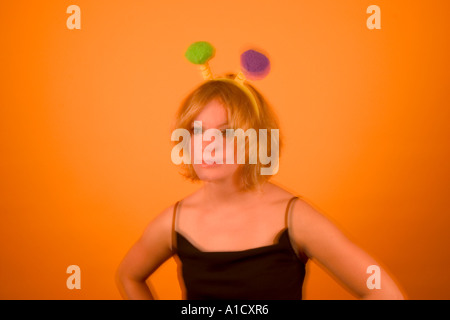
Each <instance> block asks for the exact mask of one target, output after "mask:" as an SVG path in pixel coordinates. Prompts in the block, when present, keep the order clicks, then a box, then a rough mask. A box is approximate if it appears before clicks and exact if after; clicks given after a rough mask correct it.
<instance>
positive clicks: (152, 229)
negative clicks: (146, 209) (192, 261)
mask: <svg viewBox="0 0 450 320" xmlns="http://www.w3.org/2000/svg"><path fill="white" fill-rule="evenodd" d="M172 213H173V206H171V207H169V208H167V209H166V210H164V211H163V212H162V213H161V214H159V215H158V216H157V217H156V218H155V219H154V220H153V221H152V222H150V223H149V225H148V226H147V227H146V229H145V231H144V233H143V234H142V236H141V237H140V239H139V240H138V241H137V242H136V243H135V244H134V245H133V246H132V247H131V249H130V250H129V251H128V253H127V254H126V256H125V258H124V259H123V260H122V262H121V264H120V266H119V268H118V270H117V273H116V281H117V286H118V288H119V291H120V294H121V295H122V297H123V298H124V299H143V300H144V299H145V300H147V299H154V297H153V295H152V293H151V291H150V289H149V287H148V286H147V284H146V280H147V279H148V277H149V276H150V275H151V274H152V273H153V272H154V271H155V270H156V269H157V268H158V267H159V266H160V265H161V264H162V263H164V262H165V261H166V260H167V259H169V258H170V257H171V256H172V255H173V252H172V249H171V248H172Z"/></svg>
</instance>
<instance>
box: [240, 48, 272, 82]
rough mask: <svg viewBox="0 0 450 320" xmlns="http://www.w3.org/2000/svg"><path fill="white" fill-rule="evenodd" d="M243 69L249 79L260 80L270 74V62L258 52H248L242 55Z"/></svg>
mask: <svg viewBox="0 0 450 320" xmlns="http://www.w3.org/2000/svg"><path fill="white" fill-rule="evenodd" d="M241 68H242V72H243V73H244V75H245V77H246V78H247V79H250V80H259V79H262V78H264V77H266V76H267V74H268V73H269V71H270V61H269V59H268V58H267V57H266V56H265V55H264V54H262V53H260V52H258V51H255V50H247V51H245V52H244V53H243V54H241Z"/></svg>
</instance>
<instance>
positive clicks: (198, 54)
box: [184, 41, 214, 64]
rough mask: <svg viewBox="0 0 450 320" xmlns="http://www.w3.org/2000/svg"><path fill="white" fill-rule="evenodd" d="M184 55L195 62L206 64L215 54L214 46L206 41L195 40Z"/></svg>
mask: <svg viewBox="0 0 450 320" xmlns="http://www.w3.org/2000/svg"><path fill="white" fill-rule="evenodd" d="M184 56H185V57H186V58H187V59H188V60H189V61H190V62H192V63H194V64H205V63H206V62H208V60H209V59H211V58H212V57H213V56H214V47H213V46H212V45H211V44H210V43H209V42H206V41H199V42H194V43H193V44H191V45H190V46H189V48H188V49H187V50H186V53H185V54H184Z"/></svg>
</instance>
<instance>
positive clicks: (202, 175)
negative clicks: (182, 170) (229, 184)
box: [194, 165, 236, 182]
mask: <svg viewBox="0 0 450 320" xmlns="http://www.w3.org/2000/svg"><path fill="white" fill-rule="evenodd" d="M194 170H195V173H196V174H197V176H198V178H199V179H200V180H202V181H207V182H213V181H220V180H227V179H230V178H231V177H232V176H233V174H234V173H235V171H236V169H235V168H227V167H225V166H223V165H219V166H214V167H209V168H208V167H202V166H201V165H194Z"/></svg>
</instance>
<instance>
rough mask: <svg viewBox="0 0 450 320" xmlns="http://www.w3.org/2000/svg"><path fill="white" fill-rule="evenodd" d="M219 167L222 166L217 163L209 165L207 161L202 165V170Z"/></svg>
mask: <svg viewBox="0 0 450 320" xmlns="http://www.w3.org/2000/svg"><path fill="white" fill-rule="evenodd" d="M219 165H220V164H218V163H215V162H213V163H210V164H208V163H206V162H205V161H203V162H202V164H201V165H200V167H202V168H215V167H218V166H219Z"/></svg>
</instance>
